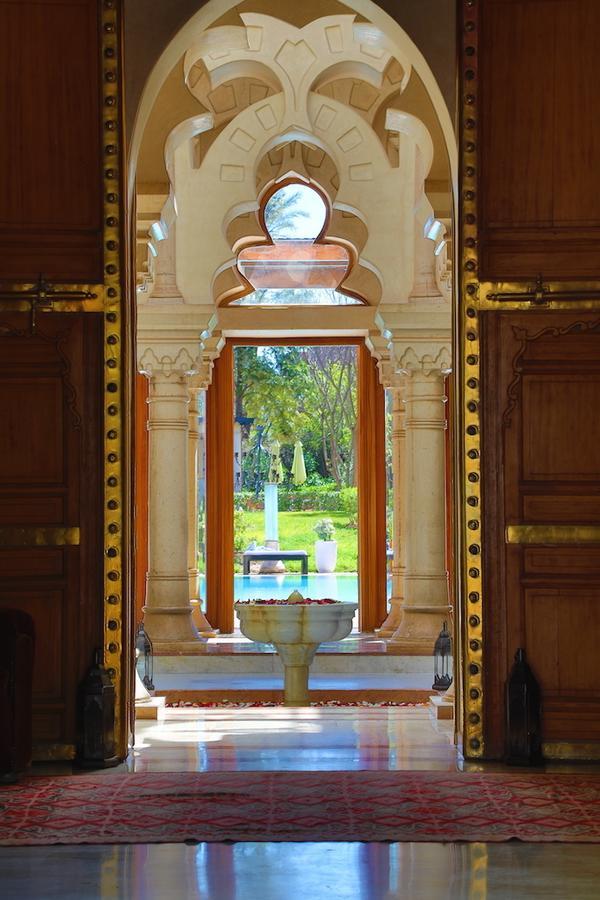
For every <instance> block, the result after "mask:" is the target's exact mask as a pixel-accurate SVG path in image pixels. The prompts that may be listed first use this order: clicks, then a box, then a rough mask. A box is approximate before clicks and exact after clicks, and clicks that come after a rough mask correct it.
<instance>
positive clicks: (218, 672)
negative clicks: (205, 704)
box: [154, 653, 433, 682]
mask: <svg viewBox="0 0 600 900" xmlns="http://www.w3.org/2000/svg"><path fill="white" fill-rule="evenodd" d="M311 673H312V674H314V675H340V676H341V675H348V676H351V677H353V678H354V677H355V678H358V677H361V676H362V675H373V676H381V677H386V676H392V675H421V676H423V677H424V678H425V679H428V680H429V681H430V682H432V680H433V661H432V658H431V657H429V656H407V657H400V656H396V657H386V656H368V657H364V656H358V655H356V656H355V655H350V654H340V655H337V656H336V655H331V656H330V655H317V656H315V660H314V662H313V664H312V666H311ZM154 674H155V675H156V676H158V677H163V676H167V675H189V676H193V675H198V676H199V675H206V676H208V677H211V678H213V677H215V678H219V677H236V676H238V677H243V676H245V675H252V676H258V675H264V676H268V675H280V676H282V677H283V665H282V663H281V660H280V659H279V656H278V655H277V654H253V655H249V654H246V653H244V654H241V655H239V656H161V657H157V658H155V659H154Z"/></svg>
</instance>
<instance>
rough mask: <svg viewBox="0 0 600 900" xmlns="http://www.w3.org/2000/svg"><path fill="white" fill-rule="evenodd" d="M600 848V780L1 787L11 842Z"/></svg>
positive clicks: (335, 776) (272, 778) (274, 780)
mask: <svg viewBox="0 0 600 900" xmlns="http://www.w3.org/2000/svg"><path fill="white" fill-rule="evenodd" d="M511 838H517V839H519V840H522V841H573V842H589V843H600V776H597V775H548V774H539V775H530V774H514V775H513V774H509V775H507V774H489V775H488V774H481V773H465V774H462V773H440V772H265V773H263V772H231V773H216V774H210V773H183V772H181V773H176V774H172V773H169V774H161V773H156V774H151V775H110V774H102V775H95V776H92V775H75V776H64V777H58V778H48V777H34V778H29V779H28V780H26V781H24V782H22V783H21V784H18V785H10V786H7V787H3V788H1V789H0V844H3V845H4V846H18V845H23V844H120V843H131V844H134V843H161V842H182V841H224V840H232V841H438V842H439V841H506V840H510V839H511Z"/></svg>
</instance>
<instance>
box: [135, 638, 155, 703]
mask: <svg viewBox="0 0 600 900" xmlns="http://www.w3.org/2000/svg"><path fill="white" fill-rule="evenodd" d="M135 655H136V657H137V659H138V660H140V659H141V660H142V666H143V669H142V671H143V674H142V684H143V685H144V687H145V688H146V690H147V691H153V690H154V682H153V680H152V679H153V677H154V654H153V652H152V641H151V640H150V638H149V637H148V633H147V632H146V629H145V628H144V623H143V622H140V624H139V625H138V627H137V631H136V633H135Z"/></svg>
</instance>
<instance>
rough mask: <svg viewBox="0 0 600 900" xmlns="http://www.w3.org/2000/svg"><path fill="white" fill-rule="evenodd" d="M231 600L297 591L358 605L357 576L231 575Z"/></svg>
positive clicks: (277, 595)
mask: <svg viewBox="0 0 600 900" xmlns="http://www.w3.org/2000/svg"><path fill="white" fill-rule="evenodd" d="M205 590H206V588H205V579H204V578H203V577H202V576H201V577H200V596H201V598H202V599H203V600H204V599H205V596H206V594H205ZM233 590H234V597H235V599H236V600H252V599H260V600H265V599H269V598H270V597H276V598H283V597H287V596H288V595H289V594H291V592H292V591H300V593H301V594H304V596H305V597H314V598H315V599H318V600H320V599H322V598H323V597H333V599H334V600H346V601H349V602H354V603H357V602H358V576H357V575H337V574H333V575H314V574H313V575H297V574H289V573H284V574H282V575H234V587H233ZM390 592H391V578H388V597H389V596H390Z"/></svg>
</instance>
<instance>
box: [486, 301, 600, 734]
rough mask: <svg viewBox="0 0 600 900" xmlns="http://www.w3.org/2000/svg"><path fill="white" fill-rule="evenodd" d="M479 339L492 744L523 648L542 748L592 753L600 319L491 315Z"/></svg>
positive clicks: (598, 606)
mask: <svg viewBox="0 0 600 900" xmlns="http://www.w3.org/2000/svg"><path fill="white" fill-rule="evenodd" d="M482 339H483V341H484V345H485V347H486V351H487V352H486V359H485V369H484V371H483V373H482V389H483V391H484V393H485V396H486V406H485V409H484V414H483V436H482V439H483V444H484V447H485V448H486V459H487V461H488V463H489V464H488V465H487V466H486V467H485V469H484V496H485V498H486V507H487V512H488V516H489V517H490V519H492V518H493V520H494V522H493V527H489V528H488V529H487V531H486V544H485V558H484V568H485V571H486V573H487V579H486V582H487V583H486V590H485V596H486V598H487V606H488V609H489V613H488V615H487V616H486V645H487V646H488V647H490V648H492V652H493V654H494V656H493V662H494V666H493V668H490V672H489V673H488V675H489V678H488V687H487V703H488V711H489V720H490V724H491V725H492V729H491V730H490V739H491V740H494V741H495V742H498V743H500V742H501V741H502V739H503V736H502V733H501V725H502V724H503V717H504V682H505V680H506V677H507V674H508V672H509V671H510V666H511V664H512V660H513V658H514V654H515V651H516V650H517V648H518V647H524V648H525V649H526V652H527V657H528V659H529V662H530V665H531V667H532V669H533V671H534V673H535V675H536V677H537V678H538V680H539V681H540V684H541V688H542V703H543V738H544V741H545V742H546V744H547V745H556V744H567V743H568V744H570V745H573V746H574V747H577V746H579V747H580V748H585V745H586V744H588V743H590V742H591V743H593V742H594V741H598V740H600V689H599V686H598V678H597V675H598V637H599V622H600V528H598V523H599V522H600V316H599V315H598V314H595V313H573V312H570V311H561V312H536V313H531V312H525V313H521V314H520V315H519V314H515V313H508V312H507V313H499V314H495V313H486V314H485V315H483V316H482ZM493 461H495V462H496V463H497V465H493V464H492V462H493ZM498 473H500V477H498ZM488 537H489V541H488V540H487V538H488ZM493 726H495V728H496V729H497V730H498V733H497V734H494V731H493ZM555 749H556V748H555Z"/></svg>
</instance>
